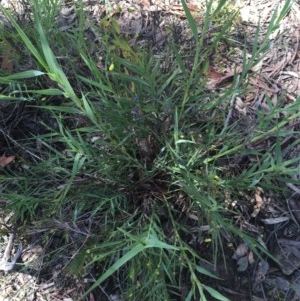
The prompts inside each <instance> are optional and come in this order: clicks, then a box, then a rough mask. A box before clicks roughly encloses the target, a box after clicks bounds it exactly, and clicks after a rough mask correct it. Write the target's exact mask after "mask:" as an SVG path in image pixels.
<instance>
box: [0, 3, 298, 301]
mask: <svg viewBox="0 0 300 301" xmlns="http://www.w3.org/2000/svg"><path fill="white" fill-rule="evenodd" d="M290 3H291V2H289V1H288V2H287V4H286V6H285V7H284V8H283V9H282V12H281V13H280V14H279V15H278V16H277V15H276V13H274V17H273V18H272V19H271V21H270V24H269V27H268V31H267V34H266V36H265V38H264V40H263V41H259V38H258V31H259V28H258V30H257V35H256V37H255V40H254V44H253V50H252V56H251V58H250V59H246V50H244V51H245V53H244V60H243V66H242V71H241V72H240V74H237V73H236V74H235V75H234V79H233V84H232V85H231V86H230V87H228V88H224V90H222V91H221V92H220V91H216V92H214V91H208V90H207V89H206V88H205V86H206V76H205V74H206V71H207V66H208V64H209V56H210V54H211V52H212V51H213V49H214V47H215V46H216V45H217V44H218V42H219V41H220V40H221V39H222V38H223V37H224V35H225V34H226V32H227V30H228V29H229V28H230V27H231V26H232V21H233V18H232V19H230V20H228V22H226V23H225V24H224V25H223V29H222V30H221V31H220V32H219V33H218V34H216V35H215V36H214V39H213V41H212V43H211V44H210V45H209V47H207V46H206V45H205V43H204V42H205V39H206V37H207V35H208V33H209V25H210V18H211V16H212V15H213V12H212V4H213V1H209V2H208V4H207V11H206V15H205V17H204V24H203V26H202V30H201V32H200V29H199V26H198V24H197V23H196V22H195V20H194V19H193V18H192V16H191V13H190V11H189V10H188V8H187V5H186V3H185V2H184V1H182V5H183V8H184V11H185V13H186V17H187V20H188V23H189V26H190V29H191V32H192V36H193V42H194V50H192V51H191V52H192V53H191V54H190V56H189V57H193V59H192V60H189V61H188V62H187V61H186V58H185V56H184V55H182V54H181V52H180V50H179V49H178V48H177V47H176V45H171V47H170V49H171V51H173V54H174V57H175V60H174V61H173V62H172V64H171V66H170V67H169V69H168V70H166V71H163V70H162V67H161V65H162V60H160V59H159V58H158V59H157V58H155V57H154V56H153V55H152V54H151V51H150V50H149V49H145V50H142V49H138V48H135V47H136V46H131V45H129V43H128V41H127V40H126V38H124V37H123V36H122V35H121V34H120V30H119V28H118V24H117V22H115V21H114V19H111V20H103V24H104V25H105V26H110V29H111V35H109V34H107V35H106V36H105V35H104V38H103V40H104V42H103V45H102V46H103V47H104V50H103V57H102V59H101V58H98V57H95V56H93V55H90V54H88V53H87V49H88V47H87V45H85V39H84V31H83V30H79V31H78V32H77V33H76V38H74V36H71V35H69V34H68V33H66V34H65V38H66V39H67V40H68V41H72V42H73V43H74V45H76V43H78V44H77V45H76V46H77V47H78V48H77V51H78V53H77V55H78V57H79V58H80V60H81V61H82V62H83V63H84V65H85V68H86V69H85V72H86V74H84V73H80V72H79V71H78V70H76V68H75V67H74V68H75V69H74V73H75V74H72V75H71V76H72V77H74V78H75V81H74V83H75V84H73V82H71V81H70V79H69V78H68V76H67V75H66V73H65V71H64V69H63V68H62V66H61V65H60V63H59V62H58V60H57V55H56V54H55V53H54V50H52V45H49V38H48V36H49V35H50V36H51V37H53V36H56V34H57V35H58V36H59V39H57V41H58V42H57V43H60V45H55V46H54V45H53V47H55V49H56V50H55V51H59V49H60V47H59V46H61V47H63V41H64V36H62V35H61V34H58V31H57V29H55V28H52V27H51V26H50V24H52V23H53V21H54V17H55V15H56V13H57V11H58V8H59V2H58V1H56V2H54V3H52V2H45V3H44V4H45V5H46V6H43V5H39V4H40V3H39V2H38V1H33V4H34V5H33V12H34V14H33V15H34V25H35V27H36V28H37V31H38V38H36V40H34V38H33V37H32V38H29V37H28V36H27V35H26V34H25V32H24V30H23V29H22V28H21V26H20V25H19V24H18V23H17V22H16V21H15V20H14V18H13V17H12V15H11V14H10V13H8V12H5V14H6V16H7V18H8V19H9V21H10V22H11V24H12V25H13V27H14V29H15V30H16V32H17V33H18V36H19V37H20V38H21V40H22V42H23V43H24V46H25V47H26V48H27V50H28V51H29V52H30V53H31V57H32V59H33V60H34V61H35V62H36V70H26V71H24V72H19V73H15V74H10V75H6V76H2V77H0V82H1V84H3V85H9V84H11V83H22V84H24V86H23V88H22V89H23V91H22V92H24V97H23V98H21V97H14V98H13V100H14V101H15V102H17V103H18V102H22V101H24V102H26V105H27V106H31V107H34V108H36V109H38V110H41V111H43V112H44V113H45V114H47V115H48V116H49V118H50V119H51V124H50V125H49V124H45V123H44V124H43V128H44V131H43V132H42V133H40V134H39V135H38V136H36V137H35V138H34V139H36V140H33V141H35V143H38V144H39V145H40V149H38V150H35V151H34V152H33V153H34V154H35V155H36V156H38V157H39V159H38V160H33V159H34V158H33V157H34V156H27V158H26V159H25V163H24V162H23V163H21V164H20V167H21V169H20V170H18V171H17V172H15V171H14V170H9V168H8V169H6V170H5V171H3V175H2V181H3V185H4V193H3V196H4V197H5V199H6V200H7V206H8V208H9V209H11V210H13V211H14V212H15V217H16V219H17V220H18V219H19V220H21V222H25V221H30V220H36V219H41V220H43V219H46V218H49V217H53V218H55V219H58V220H61V221H69V220H70V221H72V222H73V223H75V224H76V223H78V222H79V221H80V220H81V219H82V218H83V217H84V216H86V215H88V217H89V218H90V219H91V221H90V224H91V228H90V229H89V231H90V233H89V235H90V236H91V237H90V238H87V239H86V240H84V241H83V242H82V245H81V248H80V250H79V251H78V252H77V254H76V256H75V257H74V262H77V263H78V266H80V268H81V269H82V270H83V271H85V270H87V269H88V268H93V267H94V266H98V275H97V278H98V279H97V280H96V281H95V283H94V285H92V286H91V287H90V288H89V289H88V290H87V292H86V293H85V295H87V294H88V293H89V292H91V291H92V290H93V289H96V288H97V287H98V286H99V285H100V284H101V283H103V282H105V281H107V280H108V279H111V278H112V277H114V275H115V273H117V274H118V276H119V277H117V278H119V279H117V280H115V281H116V282H118V283H119V285H120V286H121V287H122V290H123V291H124V297H125V298H127V299H128V300H141V299H142V297H143V298H144V299H145V300H172V299H176V298H178V296H179V295H180V294H182V291H183V288H185V289H186V293H185V295H184V298H185V300H199V299H200V300H206V296H207V294H208V295H211V296H212V297H214V298H215V299H218V300H228V299H227V298H226V297H224V296H222V295H221V294H220V293H219V292H217V291H216V290H215V289H214V288H212V287H211V286H209V285H206V282H205V281H206V279H207V277H208V278H210V277H211V278H218V277H217V276H215V275H214V274H213V273H212V272H210V271H208V270H207V269H205V268H204V267H203V266H202V265H201V261H202V260H203V259H202V255H201V250H199V249H201V248H198V247H197V246H191V245H189V240H191V237H192V231H193V230H192V229H195V228H196V229H197V230H196V232H195V233H196V234H195V235H198V236H199V237H202V236H205V235H207V237H208V238H209V239H208V241H210V246H209V249H210V250H211V251H212V252H211V253H212V256H208V257H209V258H207V259H208V260H210V261H211V262H212V263H213V264H214V265H215V266H216V264H217V262H218V261H219V260H220V257H221V258H223V259H224V260H225V261H226V250H225V249H226V246H225V245H224V240H226V241H230V242H231V243H235V240H237V239H242V240H244V241H246V242H247V243H248V244H249V245H250V246H251V247H252V248H253V250H254V251H255V252H256V253H257V254H258V255H259V254H260V253H261V252H264V253H268V252H267V250H266V249H264V247H263V246H260V245H259V244H257V243H256V239H255V238H253V237H250V236H248V235H246V234H245V233H243V232H242V231H241V230H240V229H238V227H235V226H234V214H235V212H234V211H233V209H232V210H229V209H228V208H227V205H226V201H227V199H226V193H228V194H230V195H233V196H241V195H242V194H243V193H245V192H248V191H249V190H254V189H255V188H256V187H257V186H258V185H259V186H260V187H265V188H269V187H270V186H272V184H273V176H274V174H278V173H280V174H281V175H282V181H286V176H289V175H291V174H295V173H296V172H297V171H296V169H295V168H293V167H290V165H291V164H292V163H296V162H298V161H299V158H297V159H294V160H288V161H284V160H283V158H282V155H281V149H280V143H279V140H278V139H279V137H281V136H283V135H287V134H289V132H288V131H287V130H286V129H285V126H286V125H287V124H288V122H289V121H290V120H293V119H295V118H297V117H298V116H299V113H295V108H296V107H297V106H298V105H299V101H300V99H298V100H297V101H296V102H295V103H294V104H293V105H292V106H291V107H290V108H289V110H287V109H286V108H284V109H283V108H282V107H280V106H278V107H277V106H272V104H271V102H270V104H269V105H270V113H269V115H265V114H263V113H259V112H258V115H257V116H258V119H257V120H258V121H257V125H256V128H255V130H253V131H247V129H243V128H242V127H239V120H233V121H232V120H229V119H230V118H229V117H228V116H229V114H230V112H231V110H232V100H233V99H234V98H235V97H236V96H237V95H241V94H242V93H243V92H244V91H245V89H246V83H247V76H248V73H249V71H250V69H251V68H252V67H253V66H254V65H255V64H257V63H258V62H259V61H260V60H261V59H262V57H263V54H264V53H265V51H266V49H267V47H268V39H269V36H270V34H271V33H272V31H273V30H274V29H275V28H276V26H278V23H279V21H280V19H281V18H282V17H283V16H284V15H285V14H286V13H287V11H288V9H289V6H290ZM224 4H225V1H220V2H219V5H218V7H217V8H216V11H215V12H218V11H220V10H221V9H222V6H223V5H224ZM52 5H53V7H52ZM45 7H50V8H51V9H50V11H51V12H52V13H51V14H49V15H48V17H47V19H46V20H45V19H43V16H44V15H45ZM78 13H79V15H80V18H83V16H84V11H83V8H82V6H79V8H78ZM75 41H77V42H75ZM39 45H40V46H39ZM79 46H80V47H79ZM149 51H150V52H149ZM99 61H101V63H102V65H101V66H102V68H99V65H97V64H98V63H99ZM69 63H70V62H69ZM70 65H71V63H70ZM77 71H78V74H77ZM33 82H34V83H35V84H36V86H37V87H38V88H37V89H35V88H34V85H33ZM49 83H51V87H49ZM27 85H30V89H27ZM4 96H6V95H2V97H4ZM53 99H55V101H53ZM57 100H58V103H59V104H57V103H56V102H57ZM283 111H284V112H285V115H284V118H281V119H278V118H277V117H276V116H278V115H279V114H280V113H282V112H283ZM212 117H213V118H212ZM269 138H274V139H275V140H274V141H275V142H274V144H273V145H272V149H274V151H275V154H276V156H275V160H274V158H272V157H271V156H270V155H269V154H268V153H266V152H264V151H259V150H255V149H254V148H253V149H251V147H250V146H251V145H252V144H254V143H255V142H257V141H259V140H262V139H269ZM236 155H237V156H242V155H247V156H249V157H251V156H256V157H257V158H258V159H257V161H256V162H251V161H250V162H249V163H248V165H247V166H245V167H240V166H236V165H234V164H233V166H232V165H230V164H228V162H231V161H233V162H234V156H236ZM12 179H13V180H12ZM203 226H207V229H208V232H207V233H204V232H205V231H203V230H201V229H202V228H201V227H203ZM68 235H70V236H71V233H68ZM269 255H270V254H269ZM78 266H77V267H78ZM66 270H67V271H68V272H70V273H75V272H76V273H78V271H75V268H74V265H73V266H72V261H70V263H69V264H68V266H67V268H66ZM99 270H100V271H99Z"/></svg>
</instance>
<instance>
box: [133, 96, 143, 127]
mask: <svg viewBox="0 0 300 301" xmlns="http://www.w3.org/2000/svg"><path fill="white" fill-rule="evenodd" d="M133 100H134V101H135V102H136V103H137V104H139V100H140V99H139V97H138V96H135V97H134V98H133ZM135 107H136V105H135ZM131 114H132V115H140V110H139V109H136V108H135V109H133V110H132V111H131ZM135 120H136V121H138V122H140V121H141V118H140V117H136V118H135Z"/></svg>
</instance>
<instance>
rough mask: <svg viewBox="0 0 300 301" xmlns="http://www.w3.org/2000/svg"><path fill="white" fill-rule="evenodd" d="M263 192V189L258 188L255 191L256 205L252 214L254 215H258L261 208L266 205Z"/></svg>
mask: <svg viewBox="0 0 300 301" xmlns="http://www.w3.org/2000/svg"><path fill="white" fill-rule="evenodd" d="M261 194H262V191H261V189H259V188H258V189H257V190H256V192H255V205H254V211H253V212H252V214H251V216H252V217H256V216H257V214H258V213H259V212H260V210H261V209H262V208H264V206H265V202H264V199H263V197H262V196H261Z"/></svg>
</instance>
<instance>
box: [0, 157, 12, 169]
mask: <svg viewBox="0 0 300 301" xmlns="http://www.w3.org/2000/svg"><path fill="white" fill-rule="evenodd" d="M14 159H15V156H8V157H6V156H5V155H3V156H1V157H0V167H5V166H6V165H8V164H9V163H10V162H12V161H13V160H14Z"/></svg>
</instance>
